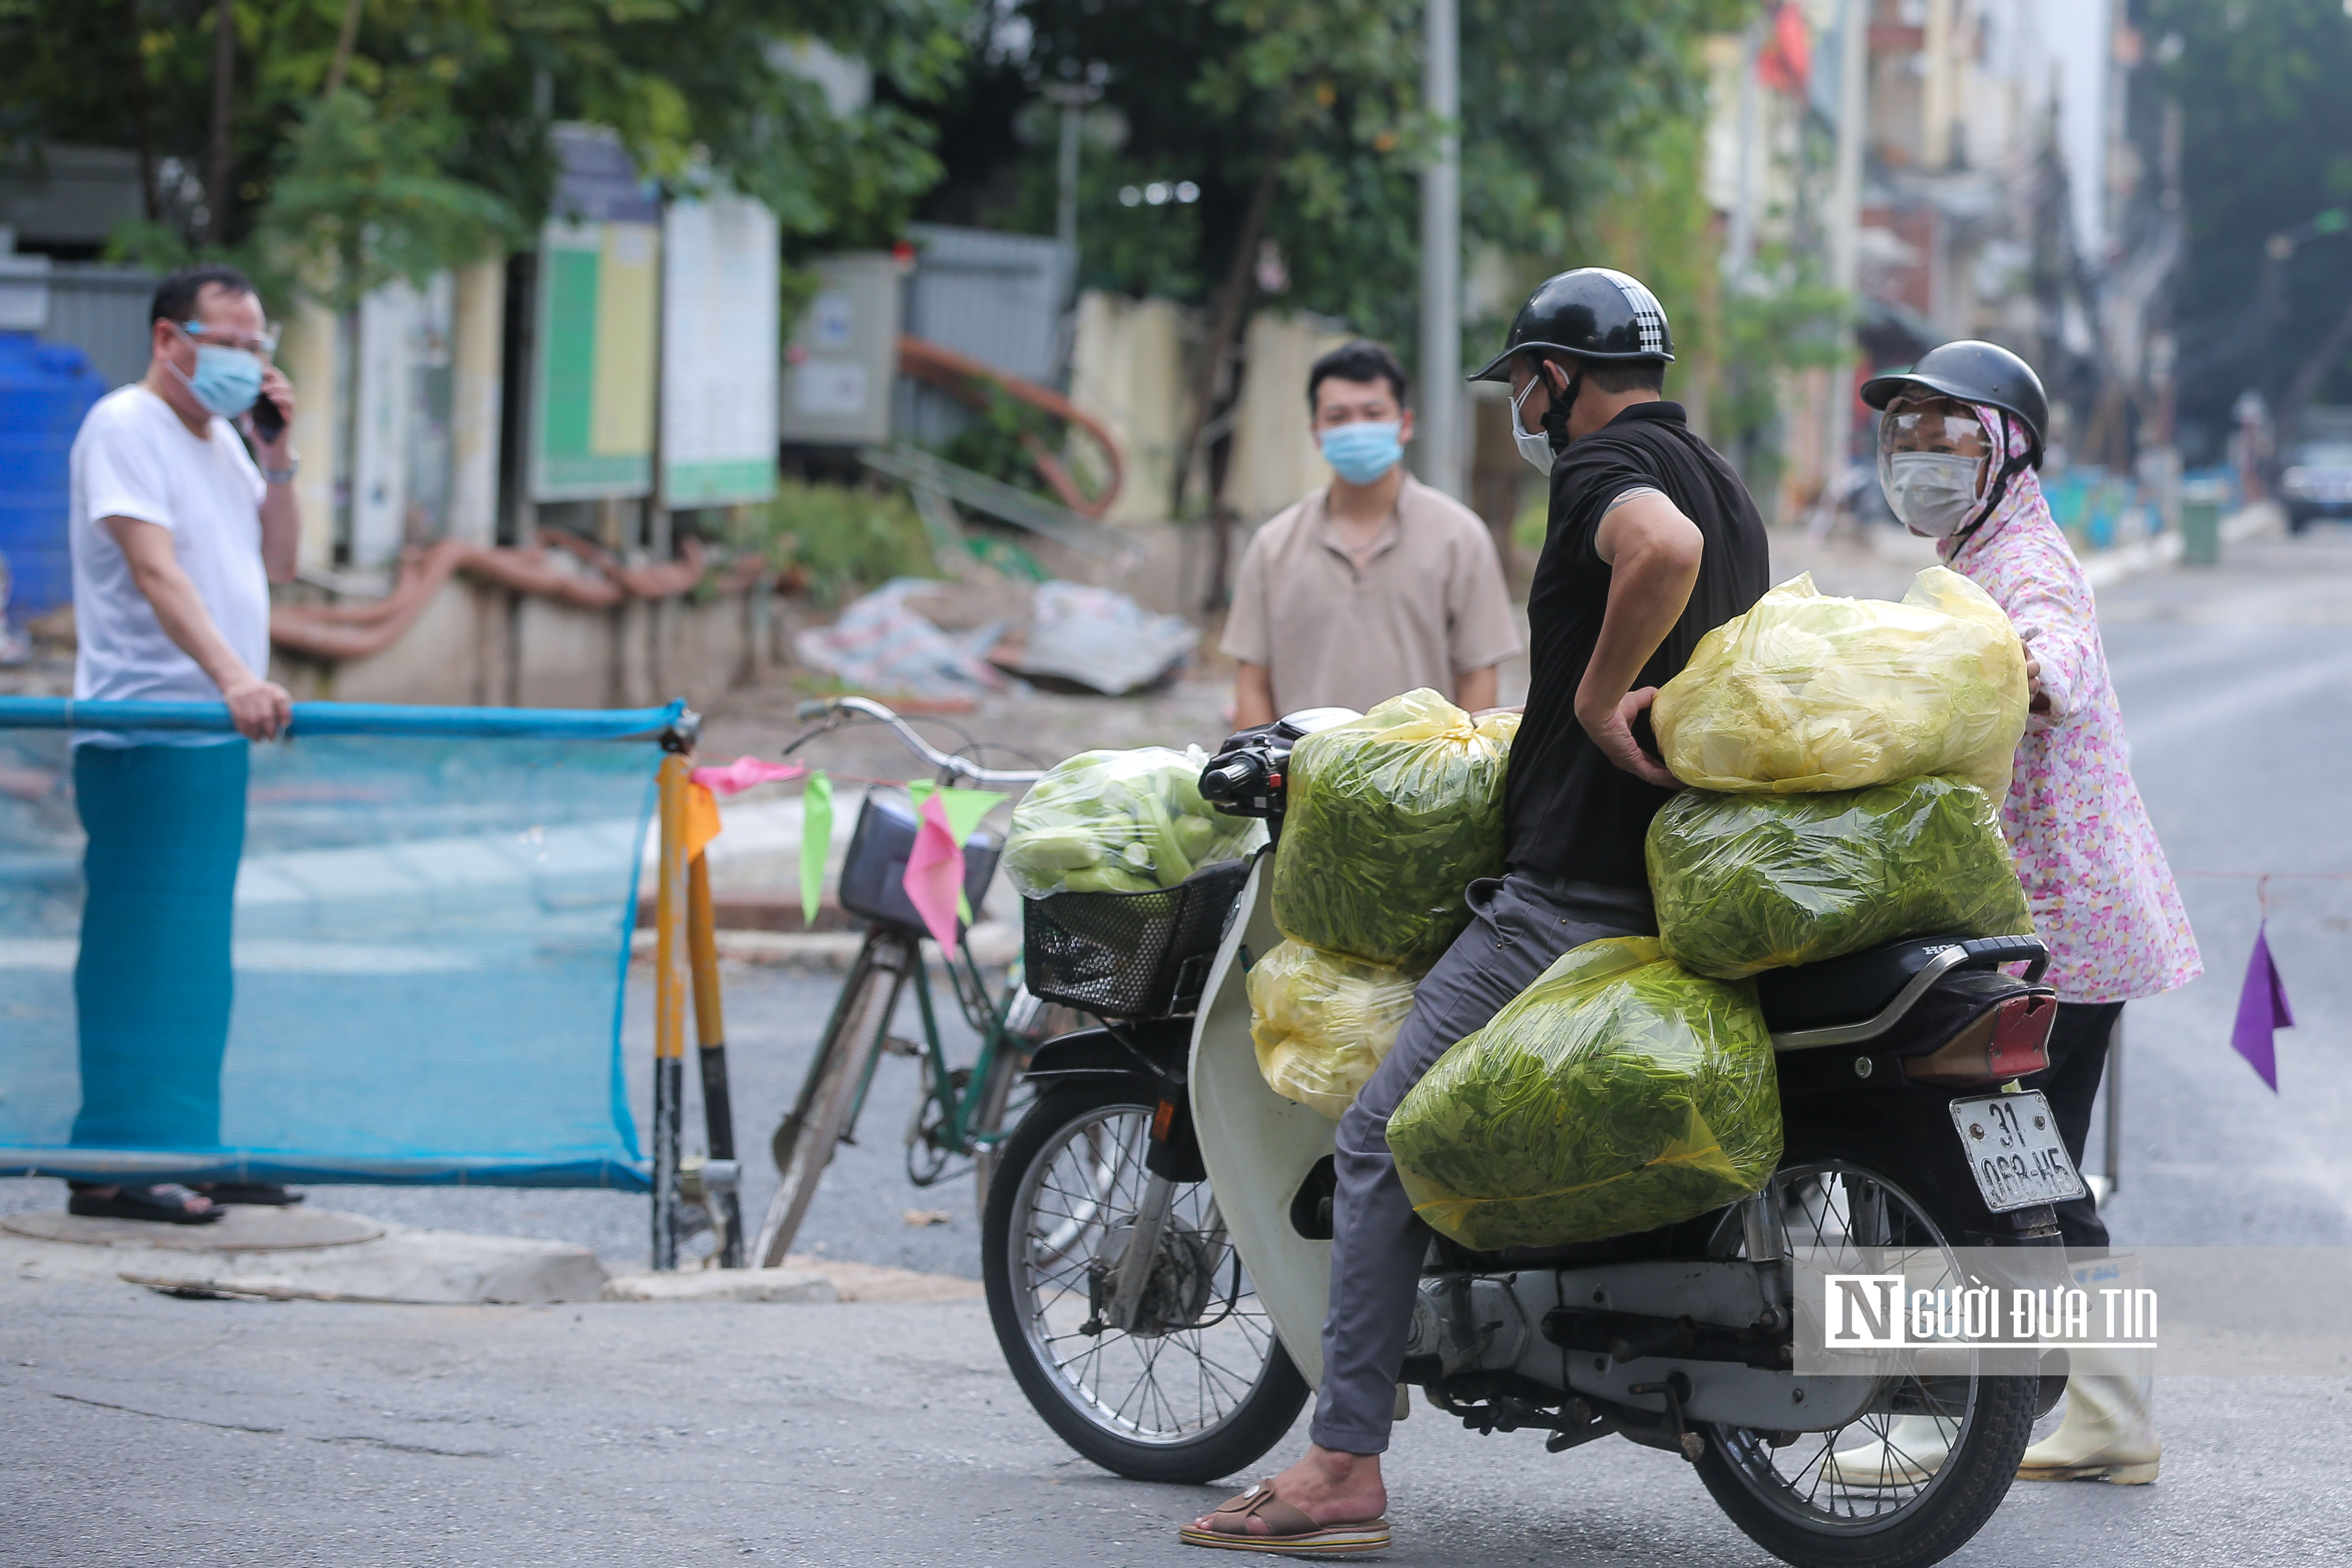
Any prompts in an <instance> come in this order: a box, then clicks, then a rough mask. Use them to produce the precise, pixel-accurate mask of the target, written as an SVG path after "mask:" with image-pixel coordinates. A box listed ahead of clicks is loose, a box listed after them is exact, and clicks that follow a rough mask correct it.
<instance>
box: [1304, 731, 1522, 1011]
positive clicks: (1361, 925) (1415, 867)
mask: <svg viewBox="0 0 2352 1568" xmlns="http://www.w3.org/2000/svg"><path fill="white" fill-rule="evenodd" d="M1518 722H1519V721H1518V717H1517V715H1516V714H1503V715H1498V716H1496V717H1495V718H1492V719H1486V720H1482V721H1479V722H1477V723H1475V724H1474V723H1472V722H1471V721H1470V715H1469V714H1467V713H1465V712H1464V711H1463V710H1461V709H1459V708H1456V707H1455V706H1454V704H1453V703H1451V702H1448V701H1446V700H1445V699H1444V698H1443V697H1440V696H1439V695H1438V694H1437V693H1436V692H1434V691H1431V690H1428V689H1421V690H1416V691H1408V692H1406V693H1405V694H1404V695H1403V696H1402V697H1391V698H1390V699H1389V700H1387V701H1386V702H1383V703H1381V704H1380V705H1379V706H1378V707H1376V708H1374V709H1373V710H1371V711H1370V712H1369V713H1367V714H1365V715H1364V716H1363V717H1362V718H1361V719H1356V720H1351V721H1349V722H1347V723H1345V724H1335V725H1333V726H1332V727H1331V728H1330V729H1328V730H1318V731H1316V732H1315V733H1314V734H1312V735H1309V736H1307V738H1306V739H1305V740H1303V741H1301V742H1298V744H1297V747H1296V748H1295V749H1294V750H1293V751H1292V752H1291V753H1290V779H1289V805H1288V809H1287V812H1286V815H1285V816H1284V819H1283V829H1282V846H1281V848H1280V850H1279V852H1277V853H1276V856H1275V858H1274V923H1275V924H1276V925H1277V926H1280V927H1281V928H1282V932H1283V934H1284V935H1285V936H1290V937H1296V938H1297V939H1298V940H1299V941H1300V942H1307V943H1308V944H1310V945H1312V946H1315V947H1319V948H1324V949H1327V950H1328V951H1330V952H1344V953H1347V954H1349V956H1350V957H1353V958H1360V959H1362V960H1364V961H1365V962H1366V963H1384V964H1390V965H1394V966H1397V967H1401V968H1406V969H1426V968H1428V967H1429V965H1430V964H1432V963H1435V962H1436V961H1437V957H1438V955H1439V954H1440V953H1442V952H1444V951H1445V949H1446V945H1447V944H1448V943H1450V942H1453V940H1454V937H1455V936H1457V935H1459V934H1460V932H1461V931H1462V928H1463V927H1464V926H1465V925H1467V924H1469V923H1470V907H1469V906H1468V905H1467V904H1465V903H1464V902H1463V900H1462V890H1463V889H1465V888H1466V887H1468V886H1469V885H1470V883H1471V882H1472V881H1474V880H1475V879H1477V878H1480V877H1499V876H1501V875H1502V874H1503V769H1504V764H1505V763H1506V762H1507V760H1508V758H1509V754H1510V746H1511V737H1512V736H1513V735H1514V734H1516V733H1517V731H1518Z"/></svg>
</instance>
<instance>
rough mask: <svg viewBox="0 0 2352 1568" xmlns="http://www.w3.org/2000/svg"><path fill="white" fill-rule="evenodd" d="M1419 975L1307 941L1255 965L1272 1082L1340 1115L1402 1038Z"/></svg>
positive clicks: (1254, 1008)
mask: <svg viewBox="0 0 2352 1568" xmlns="http://www.w3.org/2000/svg"><path fill="white" fill-rule="evenodd" d="M1417 981H1418V977H1417V976H1415V975H1413V974H1412V973H1408V972H1407V971H1405V970H1402V969H1391V968H1389V967H1388V966H1387V965H1385V964H1379V963H1361V962H1360V961H1359V960H1356V959H1352V958H1349V957H1348V956H1347V955H1346V954H1345V953H1339V952H1324V951H1323V950H1322V949H1321V948H1319V947H1309V946H1307V944H1306V943H1305V942H1295V941H1290V942H1276V944H1275V946H1274V950H1273V951H1272V952H1268V953H1267V954H1266V955H1265V957H1263V958H1261V959H1259V960H1258V961H1257V962H1256V963H1254V964H1252V965H1250V971H1249V978H1248V986H1249V1001H1250V1038H1251V1039H1252V1040H1253V1041H1255V1043H1256V1046H1257V1068H1258V1071H1260V1072H1262V1073H1264V1074H1265V1086H1266V1087H1267V1088H1268V1089H1272V1090H1274V1092H1275V1093H1276V1094H1278V1095H1280V1096H1282V1098H1283V1099H1285V1100H1297V1102H1298V1103H1299V1104H1301V1105H1306V1106H1311V1107H1313V1108H1314V1109H1315V1110H1319V1111H1321V1112H1322V1113H1323V1114H1324V1115H1326V1116H1328V1117H1329V1118H1330V1119H1331V1120H1332V1121H1339V1114H1340V1112H1342V1111H1344V1110H1347V1109H1348V1107H1349V1105H1351V1104H1353V1103H1354V1102H1355V1099H1356V1091H1357V1090H1359V1089H1362V1088H1363V1087H1364V1083H1365V1080H1366V1079H1370V1077H1371V1076H1372V1069H1373V1068H1377V1067H1379V1066H1380V1065H1381V1061H1382V1059H1383V1058H1386V1057H1387V1056H1388V1054H1389V1047H1391V1046H1393V1045H1395V1044H1396V1037H1397V1031H1398V1030H1399V1029H1401V1028H1402V1027H1403V1026H1404V1020H1405V1016H1406V1015H1407V1014H1409V1013H1411V1012H1412V988H1413V986H1414V984H1416V983H1417Z"/></svg>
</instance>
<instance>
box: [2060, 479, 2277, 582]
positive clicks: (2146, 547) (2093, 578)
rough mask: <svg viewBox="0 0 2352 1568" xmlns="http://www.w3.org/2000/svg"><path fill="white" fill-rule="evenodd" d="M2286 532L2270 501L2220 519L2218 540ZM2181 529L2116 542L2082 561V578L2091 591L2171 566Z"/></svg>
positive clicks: (2177, 554)
mask: <svg viewBox="0 0 2352 1568" xmlns="http://www.w3.org/2000/svg"><path fill="white" fill-rule="evenodd" d="M2284 531H2285V521H2284V518H2283V517H2282V516H2281V515H2280V512H2279V510H2278V508H2277V507H2276V506H2274V505H2273V504H2272V503H2271V502H2269V501H2256V502H2255V503H2254V504H2253V505H2252V506H2249V507H2244V508H2242V509H2240V510H2237V511H2234V512H2231V514H2230V515H2229V516H2228V517H2225V518H2223V519H2222V520H2221V542H2222V543H2224V544H2241V543H2243V542H2245V541H2247V540H2249V539H2263V538H2267V537H2270V536H2273V535H2275V534H2279V533H2283V532H2284ZM2180 550H2181V543H2180V531H2179V529H2174V530H2172V531H2169V532H2166V533H2159V534H2158V535H2156V536H2155V537H2154V538H2151V539H2142V540H2138V541H2136V542H2133V543H2130V544H2118V545H2116V547H2115V548H2114V549H2113V550H2105V551H2102V552H2099V553H2098V554H2096V555H2094V556H2092V557H2091V558H2090V559H2089V560H2088V561H2085V562H2084V563H2082V564H2083V580H2084V582H2086V583H2088V584H2090V585H2091V588H2092V590H2093V591H2094V592H2096V591H2097V590H2099V589H2101V588H2112V587H2114V586H2115V585H2116V584H2118V583H2122V582H2126V581H2127V580H2129V579H2131V578H2133V577H2137V576H2138V575H2139V574H2141V573H2143V572H2154V571H2157V570H2158V569H2159V568H2161V567H2165V566H2169V565H2172V564H2173V563H2176V562H2178V561H2179V559H2180Z"/></svg>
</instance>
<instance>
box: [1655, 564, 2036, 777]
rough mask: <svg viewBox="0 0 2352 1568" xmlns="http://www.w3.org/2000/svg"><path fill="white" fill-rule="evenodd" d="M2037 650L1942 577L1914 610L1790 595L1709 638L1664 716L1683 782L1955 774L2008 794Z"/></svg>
mask: <svg viewBox="0 0 2352 1568" xmlns="http://www.w3.org/2000/svg"><path fill="white" fill-rule="evenodd" d="M2025 706H2026V689H2025V645H2024V644H2023V643H2021V642H2020V641H2019V640H2018V636H2017V631H2016V628H2015V627H2013V626H2011V625H2010V622H2009V616H2007V615H2005V614H2003V613H2002V611H2001V607H2000V605H1997V604H1995V603H1993V601H1992V596H1991V595H1989V594H1987V593H1986V592H1985V591H1984V590H1983V589H1982V588H1979V587H1978V586H1977V585H1976V584H1974V583H1971V582H1969V580H1968V579H1967V578H1965V577H1963V576H1961V575H1960V574H1958V573H1957V572H1953V571H1949V570H1948V569H1946V568H1944V567H1941V566H1930V567H1929V568H1927V570H1926V571H1925V572H1922V573H1920V574H1919V575H1918V578H1917V580H1916V581H1915V582H1914V583H1913V584H1911V591H1910V592H1909V593H1907V594H1906V595H1903V602H1902V603H1901V604H1899V605H1898V604H1890V603H1888V602H1887V601H1885V600H1884V599H1841V598H1834V597H1832V596H1831V595H1826V594H1823V593H1821V592H1820V591H1819V590H1817V589H1816V588H1815V587H1814V586H1813V579H1812V574H1811V573H1807V574H1803V575H1801V576H1799V577H1797V578H1795V579H1793V580H1791V581H1790V582H1787V583H1783V584H1780V586H1779V587H1777V588H1775V589H1773V590H1772V591H1771V592H1770V593H1769V594H1767V595H1764V596H1763V597H1762V598H1761V599H1759V600H1758V601H1757V602H1756V604H1755V605H1754V606H1753V607H1752V608H1750V609H1749V610H1748V613H1747V614H1746V615H1744V616H1738V618H1737V619H1734V620H1729V621H1726V622H1725V623H1724V624H1723V625H1721V626H1717V627H1716V628H1715V629H1714V630H1713V631H1711V632H1709V633H1707V634H1706V636H1705V637H1701V638H1700V639H1699V644H1698V647H1697V648H1696V650H1695V651H1694V652H1693V653H1692V654H1691V659H1690V663H1689V664H1687V665H1686V666H1685V667H1684V668H1683V671H1682V673H1681V674H1679V675H1677V676H1675V678H1674V679H1672V680H1669V681H1667V682H1666V684H1665V685H1664V687H1662V688H1660V689H1659V691H1658V697H1657V701H1656V703H1655V704H1654V706H1653V707H1652V708H1651V710H1650V723H1651V726H1652V728H1653V729H1654V731H1656V734H1657V737H1658V747H1659V752H1660V754H1661V755H1662V756H1663V757H1664V760H1665V764H1666V768H1667V770H1668V771H1669V772H1671V773H1673V774H1674V775H1675V777H1676V778H1678V779H1680V780H1682V781H1683V783H1685V784H1690V785H1692V786H1693V787H1695V788H1698V789H1708V790H1720V791H1724V792H1727V793H1730V794H1736V795H1752V794H1770V795H1793V794H1808V793H1812V792H1816V791H1821V790H1837V789H1862V788H1864V787H1866V786H1868V785H1871V784H1893V783H1895V781H1896V780H1898V779H1907V778H1916V777H1918V776H1919V775H1920V774H1922V773H1954V774H1958V775H1959V776H1960V777H1963V778H1966V779H1967V780H1969V782H1970V783H1971V784H1975V785H1976V786H1977V787H1978V788H1979V789H1981V790H1983V791H1984V792H1985V793H1986V794H1987V795H1990V796H1991V797H1992V798H1993V799H1994V800H1996V801H1998V800H2000V799H2002V798H2003V797H2004V796H2006V795H2008V794H2009V770H2010V763H2011V759H2012V758H2013V757H2014V756H2015V754H2016V752H2017V739H2018V736H2019V735H2021V734H2022V733H2023V732H2024V729H2025Z"/></svg>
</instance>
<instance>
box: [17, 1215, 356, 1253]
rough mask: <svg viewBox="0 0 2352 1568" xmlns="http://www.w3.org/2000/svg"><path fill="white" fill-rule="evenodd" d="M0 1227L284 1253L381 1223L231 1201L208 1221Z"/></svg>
mask: <svg viewBox="0 0 2352 1568" xmlns="http://www.w3.org/2000/svg"><path fill="white" fill-rule="evenodd" d="M0 1230H5V1231H8V1232H10V1233H11V1234H13V1235H16V1236H25V1237H32V1238H33V1239H34V1240H36V1241H70V1242H78V1243H79V1244H81V1245H82V1246H85V1247H169V1248H171V1249H172V1250H173V1251H174V1252H285V1251H289V1250H292V1249H295V1248H299V1247H349V1246H350V1245H351V1244H352V1243H353V1242H357V1241H373V1240H374V1239H375V1238H376V1237H380V1236H382V1235H383V1226H380V1225H378V1224H376V1223H375V1221H373V1220H372V1219H366V1218H363V1217H362V1216H361V1215H355V1214H337V1213H335V1212H334V1211H333V1210H331V1209H314V1208H308V1207H305V1206H303V1205H299V1204H298V1205H293V1206H291V1207H287V1208H263V1207H256V1206H248V1205H236V1206H234V1207H232V1208H230V1210H229V1211H228V1214H227V1215H226V1217H224V1218H221V1219H218V1220H215V1221H214V1222H213V1223H212V1224H210V1225H164V1224H161V1223H158V1222H156V1221H154V1220H143V1219H92V1218H87V1217H85V1216H83V1215H71V1214H12V1215H0Z"/></svg>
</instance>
